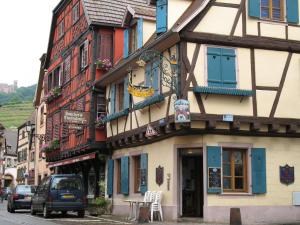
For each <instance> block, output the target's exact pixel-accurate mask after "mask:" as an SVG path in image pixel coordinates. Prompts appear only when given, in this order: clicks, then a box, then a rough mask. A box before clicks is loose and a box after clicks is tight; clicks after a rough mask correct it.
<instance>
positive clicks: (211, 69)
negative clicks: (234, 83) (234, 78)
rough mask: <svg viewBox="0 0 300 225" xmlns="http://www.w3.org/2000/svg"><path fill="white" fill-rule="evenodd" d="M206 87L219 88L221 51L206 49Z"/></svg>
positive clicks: (220, 82) (220, 81) (218, 49)
mask: <svg viewBox="0 0 300 225" xmlns="http://www.w3.org/2000/svg"><path fill="white" fill-rule="evenodd" d="M207 73H208V82H207V83H208V86H214V87H221V86H222V77H221V49H220V48H207Z"/></svg>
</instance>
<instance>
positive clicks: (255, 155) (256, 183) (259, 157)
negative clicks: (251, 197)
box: [251, 148, 267, 194]
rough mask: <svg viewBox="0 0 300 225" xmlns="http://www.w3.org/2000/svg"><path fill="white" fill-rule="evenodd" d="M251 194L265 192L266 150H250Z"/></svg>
mask: <svg viewBox="0 0 300 225" xmlns="http://www.w3.org/2000/svg"><path fill="white" fill-rule="evenodd" d="M251 156H252V157H251V167H252V193H253V194H264V193H266V192H267V184H266V183H267V182H266V149H264V148H252V149H251Z"/></svg>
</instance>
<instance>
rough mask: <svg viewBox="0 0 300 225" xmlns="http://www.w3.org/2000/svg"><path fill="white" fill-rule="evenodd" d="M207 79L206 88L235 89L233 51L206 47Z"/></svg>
mask: <svg viewBox="0 0 300 225" xmlns="http://www.w3.org/2000/svg"><path fill="white" fill-rule="evenodd" d="M207 77H208V79H207V84H208V86H211V87H225V88H236V85H237V82H236V54H235V49H230V48H214V47H208V48H207Z"/></svg>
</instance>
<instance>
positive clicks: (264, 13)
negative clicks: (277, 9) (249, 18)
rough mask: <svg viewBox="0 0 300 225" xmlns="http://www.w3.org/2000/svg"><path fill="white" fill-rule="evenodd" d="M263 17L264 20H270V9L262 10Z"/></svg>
mask: <svg viewBox="0 0 300 225" xmlns="http://www.w3.org/2000/svg"><path fill="white" fill-rule="evenodd" d="M261 17H262V18H269V17H270V15H269V9H268V8H262V9H261Z"/></svg>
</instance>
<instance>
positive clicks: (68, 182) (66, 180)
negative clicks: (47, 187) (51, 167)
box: [51, 177, 82, 191]
mask: <svg viewBox="0 0 300 225" xmlns="http://www.w3.org/2000/svg"><path fill="white" fill-rule="evenodd" d="M51 189H52V190H70V191H72V190H79V191H80V190H82V184H81V179H80V178H78V177H55V178H54V179H53V181H52V184H51Z"/></svg>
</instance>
